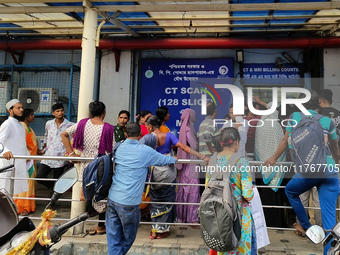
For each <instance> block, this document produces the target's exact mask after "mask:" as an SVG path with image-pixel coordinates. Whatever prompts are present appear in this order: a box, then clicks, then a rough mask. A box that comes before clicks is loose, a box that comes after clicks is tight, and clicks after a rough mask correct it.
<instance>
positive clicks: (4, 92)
mask: <svg viewBox="0 0 340 255" xmlns="http://www.w3.org/2000/svg"><path fill="white" fill-rule="evenodd" d="M10 92H11V82H10V81H0V112H4V113H5V112H7V109H6V103H7V102H8V101H9V100H10V99H11V98H16V95H17V93H18V86H17V84H15V83H13V88H12V97H10Z"/></svg>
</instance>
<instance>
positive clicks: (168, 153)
mask: <svg viewBox="0 0 340 255" xmlns="http://www.w3.org/2000/svg"><path fill="white" fill-rule="evenodd" d="M311 95H312V97H311V99H310V101H309V102H307V103H305V104H304V106H305V107H306V108H307V109H308V111H309V112H310V113H311V115H312V116H313V115H316V114H317V111H318V110H320V109H319V108H321V110H320V111H319V112H320V113H321V114H323V115H325V116H323V117H322V118H321V119H320V120H319V122H320V125H321V126H322V128H323V130H324V134H325V135H324V136H325V143H326V144H328V146H329V147H330V150H329V151H327V164H328V166H334V167H335V164H338V163H340V162H339V147H338V141H337V135H338V134H339V131H338V130H339V127H340V126H339V125H340V124H339V119H340V114H339V111H337V110H336V109H334V108H332V107H331V104H332V93H331V91H329V90H324V91H322V93H321V96H320V97H319V96H318V94H317V93H316V92H314V91H311ZM254 99H255V101H256V103H257V105H258V107H264V108H270V104H267V103H265V102H263V101H262V100H261V99H260V98H259V97H255V98H254ZM6 108H7V110H8V112H9V118H8V120H6V121H5V122H4V123H3V124H2V125H1V128H0V142H1V143H2V144H3V145H4V147H5V150H4V153H3V156H4V157H5V159H7V160H12V158H13V154H20V155H29V154H30V155H37V154H39V155H48V156H64V155H68V156H72V157H77V156H81V157H94V156H95V155H97V154H101V155H104V154H106V153H110V152H112V149H113V147H114V146H115V144H116V143H117V142H122V141H123V143H122V144H121V145H120V146H119V148H118V149H117V150H116V153H115V156H114V157H115V158H114V159H115V163H116V170H115V174H114V176H113V183H112V186H111V188H110V192H109V195H108V202H107V205H106V204H105V205H103V204H102V203H101V202H99V203H96V204H93V205H87V210H90V209H93V208H94V209H96V210H97V209H99V207H101V210H97V211H103V210H102V209H103V208H102V207H104V209H105V208H106V212H105V210H104V212H101V213H99V220H101V221H104V220H105V223H103V222H99V224H98V226H97V227H95V228H93V229H91V230H90V234H92V235H94V234H104V233H106V234H107V243H108V254H114V255H116V254H126V253H127V252H128V250H129V249H130V247H131V246H132V244H133V242H134V240H135V238H136V234H137V230H138V225H139V221H140V208H139V205H140V203H141V202H142V196H143V193H144V195H148V193H149V194H150V197H151V202H163V203H160V204H157V203H156V204H154V203H152V204H151V206H150V216H151V221H152V223H153V224H152V227H151V230H150V233H149V238H150V239H162V238H165V237H167V236H169V235H170V224H169V225H168V224H167V223H173V222H183V223H189V224H192V227H194V228H199V218H198V216H197V209H198V206H193V205H177V206H176V205H174V204H173V203H174V202H179V203H199V201H200V194H201V193H202V189H201V190H200V188H199V187H198V184H199V183H201V184H203V183H207V182H209V179H210V174H209V172H207V173H204V175H201V176H200V174H202V173H201V172H197V171H195V169H197V166H195V165H193V164H176V165H175V163H176V160H177V159H178V158H180V159H201V160H203V161H204V162H205V163H206V164H207V165H208V164H209V158H210V157H211V156H212V155H213V154H214V153H217V164H218V165H219V166H220V167H222V166H224V165H226V164H227V162H228V159H229V158H230V157H231V156H232V155H233V154H234V153H238V154H240V155H242V157H241V159H240V160H239V161H238V162H237V164H236V165H235V166H236V169H237V171H236V172H234V173H232V174H231V175H230V181H231V183H232V185H233V188H234V196H235V198H236V201H237V204H238V206H239V209H240V210H242V211H243V215H242V235H241V242H240V244H239V247H238V248H237V249H236V250H235V251H230V252H226V253H224V254H257V251H256V250H257V244H256V231H255V225H254V221H253V218H252V213H251V210H250V207H249V203H250V201H251V200H252V198H253V195H254V193H253V185H254V180H253V178H254V177H253V176H252V175H251V173H250V172H249V171H243V172H242V171H241V170H240V169H241V167H246V166H248V164H249V163H248V161H247V156H246V152H247V151H248V150H250V151H251V150H252V151H253V152H254V153H255V158H256V160H261V161H265V165H274V164H275V163H276V162H277V161H284V160H285V157H286V155H287V157H288V158H289V157H291V155H289V152H288V148H291V143H290V142H289V140H290V136H291V133H292V131H293V129H294V125H293V124H292V123H290V125H288V126H287V128H282V127H281V126H280V125H279V122H275V123H274V126H273V125H271V126H270V127H266V126H264V127H263V125H260V124H261V123H260V121H262V122H265V121H264V120H265V119H266V118H269V117H270V119H279V113H278V111H275V112H274V113H273V114H272V115H271V116H252V115H251V114H249V115H248V116H237V115H234V114H233V107H232V106H231V107H230V111H229V112H228V117H229V118H230V121H232V127H230V126H229V125H224V126H223V127H222V128H221V129H220V130H218V129H217V127H216V126H215V125H214V118H215V117H216V115H217V110H216V106H215V104H213V103H211V102H208V103H207V116H206V118H205V120H204V121H203V122H202V123H201V124H200V126H199V130H198V133H197V134H196V132H195V129H194V126H193V125H194V123H195V121H196V119H195V111H193V110H192V109H185V110H184V111H183V114H182V116H181V123H182V125H181V129H180V132H179V139H177V137H176V136H175V135H174V134H172V133H171V132H170V130H169V128H168V127H167V126H166V124H165V123H166V122H167V121H168V120H169V117H170V113H169V110H168V108H166V107H164V106H161V107H159V108H158V109H156V111H155V113H156V114H155V115H152V112H151V111H148V110H145V111H142V112H140V113H138V114H137V116H136V120H137V122H129V121H130V113H129V112H128V111H126V110H122V111H120V112H119V114H118V124H117V125H116V126H112V125H110V124H108V123H106V122H104V118H105V116H106V107H105V105H104V104H103V103H102V102H99V101H93V102H91V103H90V105H89V118H86V119H82V120H80V121H79V122H78V123H72V122H69V121H67V120H66V119H65V112H64V109H63V105H62V104H55V105H53V107H52V114H53V116H54V117H55V118H54V119H52V120H50V121H48V122H47V123H46V128H45V132H46V134H45V136H46V139H45V141H46V144H45V146H44V148H43V149H42V150H38V148H37V143H36V139H35V134H34V131H33V130H32V128H31V127H30V123H32V122H33V121H34V112H33V111H32V110H30V109H23V107H22V104H21V103H20V102H19V100H17V99H13V100H11V101H9V102H8V103H7V104H6ZM245 109H247V107H246V106H245ZM301 116H302V115H301V114H300V113H299V112H292V113H291V115H290V117H289V118H288V119H289V120H294V121H295V122H296V123H299V122H300V121H301V118H302V117H301ZM327 116H328V117H327ZM240 118H241V119H243V118H244V119H246V120H248V121H251V120H255V122H256V123H257V126H256V127H255V128H254V123H252V125H251V127H250V126H249V125H242V123H241V122H242V121H240ZM284 118H285V119H287V116H286V117H284ZM20 121H22V124H21V123H20ZM288 122H289V121H288ZM243 123H247V122H243ZM272 124H273V123H272ZM271 138H273V139H274V140H275V139H276V140H277V142H273V141H274V140H271ZM279 139H281V140H280V141H279ZM265 144H267V145H265ZM264 147H266V150H265V151H264V150H263V149H264ZM290 159H291V158H290ZM34 163H35V162H32V161H28V162H26V161H25V160H16V161H15V167H16V170H17V171H16V177H23V178H27V177H30V178H31V177H34V176H35V175H36V177H37V178H44V179H46V178H47V175H48V174H49V172H50V171H51V170H53V172H54V175H53V177H54V178H58V177H59V176H60V175H61V174H62V173H63V172H64V170H65V168H66V165H67V163H66V162H65V161H48V160H43V161H42V162H41V163H40V166H39V168H37V167H36V164H34ZM0 164H1V165H6V164H8V162H7V161H6V160H0ZM87 164H88V163H81V164H80V176H82V172H83V170H84V168H85V167H86V166H87ZM7 175H8V174H1V176H2V177H4V176H7ZM282 179H283V173H277V174H276V175H268V173H266V174H264V173H263V180H264V181H265V183H266V184H267V185H269V186H279V185H280V183H281V181H282ZM145 182H147V183H148V182H153V184H152V185H145ZM154 182H157V183H158V184H154ZM176 182H179V183H185V184H194V185H195V184H197V186H178V187H177V188H176V185H162V183H167V184H169V183H173V184H175V183H176ZM39 183H41V184H43V185H44V186H46V188H48V189H51V187H52V186H53V182H50V181H46V180H45V181H44V180H41V181H39ZM0 185H1V186H3V187H6V183H5V182H3V181H2V180H0ZM313 188H314V191H315V192H316V191H317V192H316V193H318V199H317V200H315V201H316V202H315V204H314V205H315V206H318V204H317V203H318V202H319V203H320V206H321V221H322V224H323V226H324V227H325V228H328V229H331V228H332V227H333V226H334V225H335V211H336V210H335V209H336V201H337V197H338V194H339V180H338V178H337V174H336V175H335V174H334V173H330V172H329V173H326V174H325V176H322V178H306V177H305V176H304V175H302V174H301V173H296V174H295V175H294V177H293V178H292V179H291V180H290V181H289V183H288V184H287V186H286V189H285V192H286V195H287V198H288V200H289V202H290V203H291V205H292V207H293V209H294V211H295V213H296V216H297V223H295V224H294V227H295V228H296V232H295V233H296V234H297V235H299V236H301V237H304V234H305V231H306V230H307V229H308V227H309V226H311V224H310V220H309V218H308V215H307V214H306V211H305V209H304V206H306V205H307V204H303V202H302V201H308V200H309V199H306V198H304V197H307V198H309V195H310V192H309V191H310V190H312V189H313ZM35 189H36V185H35V182H34V181H26V180H20V179H19V180H15V182H14V193H13V194H16V195H15V196H17V197H31V198H32V197H34V196H35ZM276 190H277V189H276ZM276 190H275V189H274V191H276ZM313 196H314V197H315V195H314V194H313ZM81 200H84V197H83V194H82V195H81ZM164 202H168V204H166V203H164ZM15 203H16V204H17V206H18V210H19V211H18V213H19V214H21V215H27V214H29V213H30V212H34V211H35V203H34V200H24V199H16V200H15ZM304 203H306V202H304ZM316 218H318V217H317V216H316ZM326 249H327V247H326V248H325V250H326ZM209 254H217V252H215V251H213V250H210V253H209ZM219 254H222V253H219Z"/></svg>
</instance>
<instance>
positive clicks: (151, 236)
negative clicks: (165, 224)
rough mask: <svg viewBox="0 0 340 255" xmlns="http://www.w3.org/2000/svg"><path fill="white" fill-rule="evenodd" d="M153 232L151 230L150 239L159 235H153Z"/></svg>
mask: <svg viewBox="0 0 340 255" xmlns="http://www.w3.org/2000/svg"><path fill="white" fill-rule="evenodd" d="M152 233H153V232H152V231H150V234H149V238H150V239H156V236H157V235H155V236H153V235H152Z"/></svg>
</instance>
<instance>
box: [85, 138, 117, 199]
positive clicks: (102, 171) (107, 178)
mask: <svg viewBox="0 0 340 255" xmlns="http://www.w3.org/2000/svg"><path fill="white" fill-rule="evenodd" d="M121 144H122V142H120V143H117V144H116V145H115V147H114V148H113V151H112V152H111V153H110V154H107V155H103V156H101V155H99V154H98V155H97V156H96V157H95V158H94V160H93V161H92V162H91V163H90V164H88V166H87V167H85V169H84V172H83V192H84V196H85V199H86V202H91V203H94V202H98V201H100V200H103V199H105V198H107V196H108V194H109V190H110V187H111V184H112V177H113V174H114V172H115V162H114V154H115V152H116V150H117V148H118V147H119V146H120V145H121Z"/></svg>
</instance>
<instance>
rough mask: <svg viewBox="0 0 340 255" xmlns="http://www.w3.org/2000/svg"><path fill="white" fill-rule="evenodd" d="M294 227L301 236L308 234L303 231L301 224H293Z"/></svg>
mask: <svg viewBox="0 0 340 255" xmlns="http://www.w3.org/2000/svg"><path fill="white" fill-rule="evenodd" d="M293 227H294V228H295V229H296V230H297V231H299V232H300V233H301V234H304V235H305V234H306V230H304V229H303V227H302V226H301V224H299V223H294V224H293Z"/></svg>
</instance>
